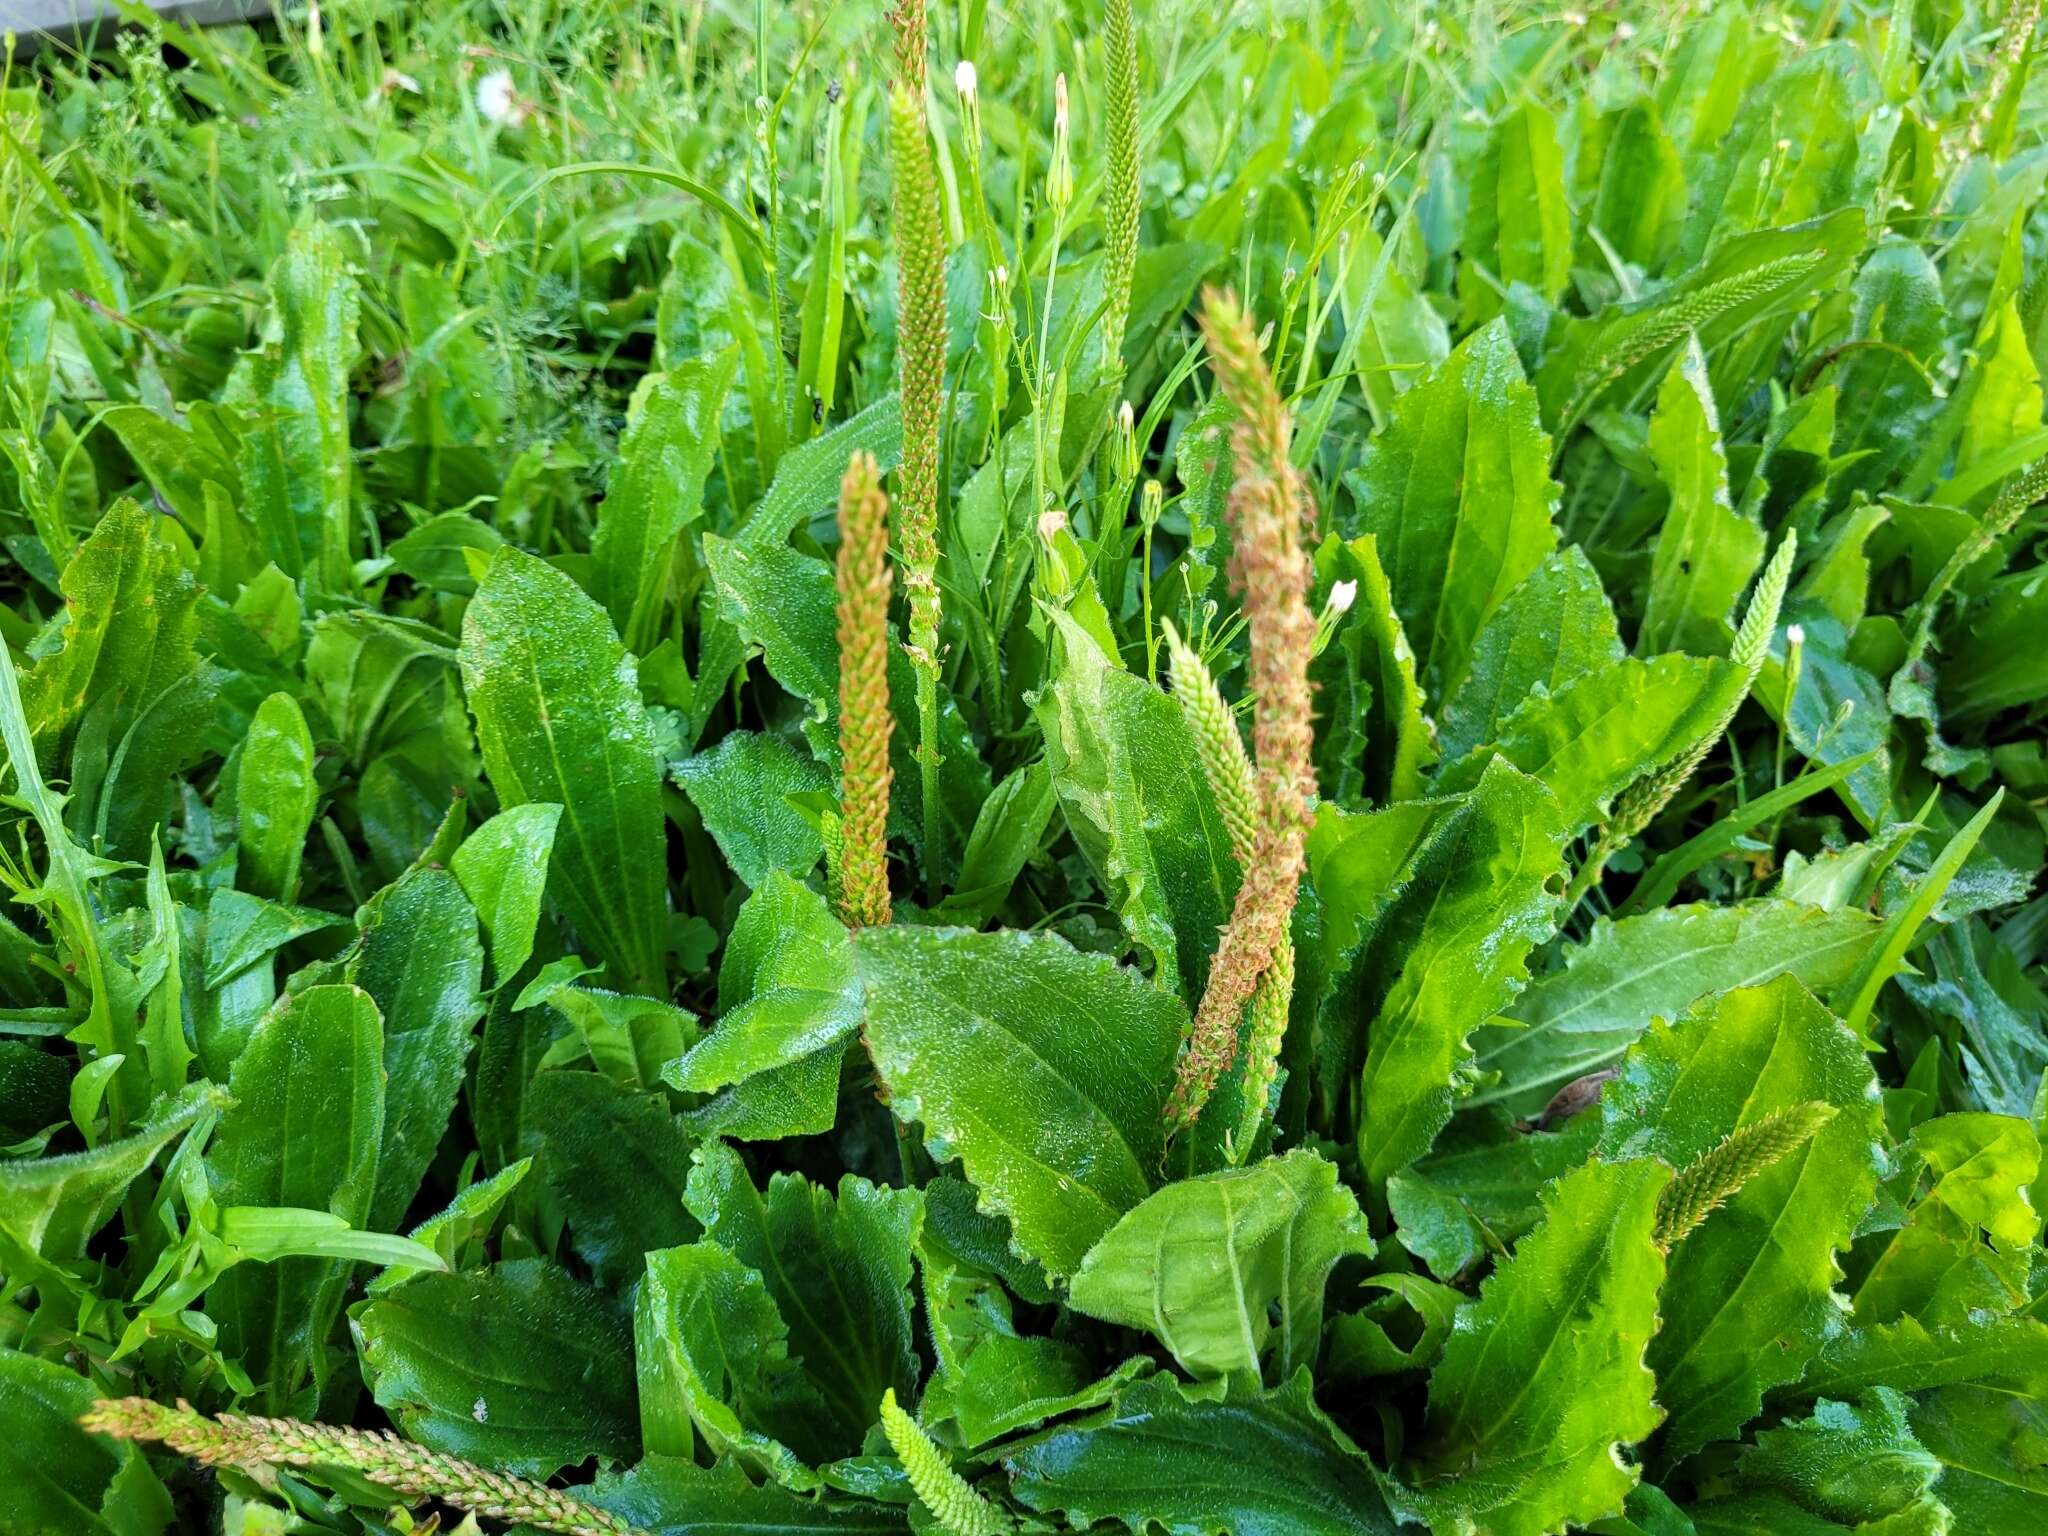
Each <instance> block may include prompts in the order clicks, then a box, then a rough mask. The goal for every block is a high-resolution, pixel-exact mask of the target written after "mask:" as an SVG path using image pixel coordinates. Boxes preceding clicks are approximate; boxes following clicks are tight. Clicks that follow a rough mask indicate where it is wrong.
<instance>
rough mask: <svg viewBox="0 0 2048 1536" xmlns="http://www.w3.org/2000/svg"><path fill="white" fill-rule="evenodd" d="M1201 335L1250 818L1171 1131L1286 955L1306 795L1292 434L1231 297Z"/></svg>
mask: <svg viewBox="0 0 2048 1536" xmlns="http://www.w3.org/2000/svg"><path fill="white" fill-rule="evenodd" d="M1202 335H1203V338H1204V340H1205V341H1206V342H1207V344H1208V348H1209V363H1210V367H1211V368H1212V369H1213V370H1214V371H1215V374H1216V380H1217V383H1218V384H1219V385H1220V386H1221V387H1222V390H1223V393H1224V395H1225V397H1226V398H1227V399H1228V400H1229V401H1230V403H1231V404H1232V405H1233V406H1234V407H1235V408H1236V410H1237V424H1236V426H1235V427H1234V428H1233V429H1232V431H1231V453H1232V456H1233V458H1234V459H1235V461H1236V470H1237V479H1236V483H1235V484H1234V485H1233V486H1232V487H1231V492H1230V501H1229V504H1228V507H1227V509H1226V510H1227V512H1228V515H1229V518H1230V525H1231V537H1232V540H1233V550H1232V554H1231V561H1230V581H1231V586H1232V588H1233V589H1234V590H1236V591H1238V592H1240V593H1241V594H1242V601H1243V606H1244V615H1245V622H1246V627H1247V629H1248V630H1249V633H1250V637H1251V674H1250V677H1251V689H1252V699H1253V705H1252V746H1253V751H1254V758H1255V760H1256V762H1257V765H1258V766H1257V769H1256V777H1255V782H1256V785H1257V791H1258V794H1257V807H1258V816H1257V823H1256V826H1255V828H1254V833H1253V838H1252V847H1251V856H1250V857H1249V858H1247V859H1246V860H1245V861H1244V866H1245V868H1244V879H1243V880H1242V881H1241V882H1239V884H1238V888H1237V901H1236V904H1235V905H1234V906H1233V907H1232V909H1231V913H1230V922H1229V923H1228V925H1226V926H1225V928H1224V930H1223V934H1222V938H1221V941H1220V942H1219V943H1218V945H1217V948H1216V958H1215V961H1214V962H1213V963H1212V964H1211V966H1210V968H1209V984H1208V986H1207V988H1206V989H1205V990H1204V991H1203V993H1202V1001H1201V1005H1200V1007H1199V1008H1197V1009H1196V1011H1195V1022H1194V1028H1193V1030H1192V1031H1191V1032H1190V1034H1189V1037H1188V1044H1187V1049H1186V1051H1185V1052H1184V1053H1183V1055H1182V1057H1181V1062H1180V1068H1179V1072H1178V1076H1177V1080H1176V1081H1175V1083H1174V1088H1173V1094H1172V1096H1171V1098H1170V1099H1169V1100H1168V1103H1167V1115H1168V1117H1169V1118H1170V1119H1172V1120H1174V1121H1175V1122H1177V1123H1179V1124H1181V1125H1186V1124H1189V1123H1191V1122H1192V1121H1193V1120H1194V1118H1195V1117H1196V1116H1197V1115H1198V1114H1200V1113H1201V1110H1202V1106H1203V1104H1205V1103H1206V1102H1207V1101H1208V1098H1209V1095H1210V1093H1211V1092H1212V1091H1213V1090H1214V1089H1215V1086H1216V1080H1217V1079H1218V1078H1219V1077H1220V1076H1221V1075H1222V1074H1223V1072H1224V1070H1225V1069H1226V1068H1228V1067H1229V1065H1230V1063H1231V1061H1232V1059H1233V1058H1234V1057H1235V1056H1236V1054H1237V1033H1238V1020H1239V1017H1240V1015H1241V1014H1242V1012H1243V1010H1244V1006H1245V1004H1246V1003H1247V1002H1248V1001H1249V1000H1250V999H1251V995H1252V991H1253V989H1254V988H1255V987H1256V986H1257V985H1258V982H1259V978H1260V977H1261V976H1263V975H1265V973H1266V971H1267V969H1268V968H1269V967H1270V966H1271V965H1272V964H1273V962H1274V957H1275V955H1276V954H1277V953H1278V951H1279V949H1280V946H1281V945H1282V943H1284V942H1285V941H1286V938H1287V926H1288V921H1289V919H1290V918H1291V917H1292V916H1293V913H1294V899H1295V893H1296V890H1297V888H1298V887H1299V886H1300V884H1301V871H1302V863H1303V851H1302V850H1303V844H1304V842H1305V841H1306V839H1307V837H1308V828H1309V819H1310V817H1309V800H1310V796H1311V795H1313V793H1314V792H1315V771H1314V769H1313V767H1312V766H1311V765H1310V761H1309V754H1310V750H1311V748H1312V746H1313V743H1314V738H1313V735H1312V732H1311V729H1310V725H1309V683H1308V664H1309V657H1310V653H1311V652H1312V651H1313V649H1314V647H1315V638H1316V621H1315V617H1314V615H1312V614H1311V613H1310V612H1309V609H1308V587H1309V564H1308V556H1307V554H1306V553H1305V552H1304V551H1303V549H1302V544H1301V517H1302V513H1301V503H1302V486H1301V481H1300V478H1299V476H1297V475H1296V474H1295V472H1294V469H1293V467H1292V465H1291V464H1290V463H1289V461H1288V449H1289V438H1290V435H1291V433H1292V425H1291V423H1290V422H1289V420H1288V416H1287V410H1286V407H1285V406H1284V405H1282V404H1281V401H1280V395H1279V391H1277V390H1276V389H1275V388H1274V387H1273V376H1272V374H1271V373H1270V372H1269V371H1268V370H1267V367H1266V363H1265V359H1264V358H1263V357H1261V356H1260V353H1259V342H1258V337H1257V334H1256V333H1255V332H1254V330H1253V328H1252V322H1251V318H1250V316H1248V315H1247V314H1246V313H1245V311H1244V309H1243V308H1242V306H1240V305H1239V304H1238V302H1237V300H1236V299H1235V298H1234V297H1232V296H1231V295H1229V294H1225V293H1219V292H1217V291H1216V290H1215V289H1211V290H1209V291H1208V293H1206V294H1205V295H1204V297H1203V306H1202Z"/></svg>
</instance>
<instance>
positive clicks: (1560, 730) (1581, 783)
mask: <svg viewBox="0 0 2048 1536" xmlns="http://www.w3.org/2000/svg"><path fill="white" fill-rule="evenodd" d="M1733 676H1734V672H1733V669H1732V667H1731V666H1730V665H1729V664H1728V663H1727V662H1721V661H1709V660H1705V659H1703V658H1701V657H1697V656H1680V655H1666V656H1657V657H1654V658H1652V659H1651V660H1648V661H1642V660H1638V659H1637V658H1635V657H1633V656H1629V657H1624V658H1623V659H1622V660H1620V661H1613V662H1609V663H1607V664H1606V665H1605V666H1602V667H1599V668H1596V669H1595V670H1593V671H1590V672H1584V673H1581V674H1580V675H1579V676H1578V677H1576V678H1574V679H1573V680H1572V681H1570V682H1568V683H1566V684H1565V685H1564V687H1562V688H1561V689H1559V690H1558V691H1557V692H1556V693H1555V694H1552V695H1550V696H1548V697H1544V696H1540V695H1539V696H1534V697H1531V698H1530V699H1529V700H1528V702H1526V703H1525V704H1523V706H1522V707H1521V708H1520V709H1518V710H1516V711H1515V713H1514V714H1513V715H1511V716H1509V718H1508V720H1507V722H1506V724H1505V725H1503V726H1502V727H1501V731H1500V735H1499V736H1498V737H1497V738H1495V739H1494V740H1492V741H1489V742H1486V743H1484V744H1483V745H1481V746H1478V747H1475V748H1473V749H1472V751H1470V752H1469V753H1467V754H1466V755H1465V756H1464V757H1462V758H1460V759H1459V760H1458V761H1457V762H1455V763H1451V764H1449V765H1448V766H1446V767H1445V768H1444V769H1443V771H1442V772H1441V773H1439V774H1438V775H1437V788H1438V789H1439V791H1457V790H1463V789H1469V788H1471V787H1472V786H1473V785H1474V784H1476V783H1478V782H1479V779H1480V775H1481V774H1482V773H1483V772H1484V771H1485V769H1486V767H1487V765H1488V763H1490V762H1491V761H1492V760H1493V759H1494V758H1496V757H1498V758H1500V759H1502V760H1504V761H1506V762H1509V763H1512V764H1514V766H1515V767H1517V768H1519V769H1520V770H1521V771H1522V772H1523V773H1526V774H1531V775H1533V776H1534V777H1536V778H1537V779H1538V780H1540V781H1541V782H1542V783H1543V784H1545V785H1547V786H1548V787H1549V789H1550V791H1551V793H1553V794H1554V795H1555V796H1556V797H1557V800H1558V804H1559V805H1560V806H1561V807H1562V809H1563V812H1564V825H1565V830H1566V831H1567V832H1579V831H1583V830H1584V829H1585V828H1586V827H1588V826H1590V825H1591V824H1592V823H1594V822H1595V821H1598V820H1599V819H1600V818H1601V817H1602V816H1604V815H1605V814H1606V811H1607V807H1608V802H1609V801H1610V800H1611V799H1612V798H1613V797H1614V796H1615V795H1616V794H1617V793H1619V792H1620V791H1621V790H1622V789H1624V788H1626V787H1627V786H1628V785H1629V784H1630V783H1631V782H1633V781H1634V780H1635V779H1636V777H1637V776H1638V775H1640V774H1643V773H1646V772H1648V771H1649V770H1650V769H1651V768H1653V767H1656V766H1657V765H1659V764H1662V763H1665V762H1668V761H1670V760H1671V759H1672V758H1674V757H1676V756H1678V755H1679V754H1680V753H1681V752H1683V751H1685V750H1686V749H1687V748H1688V747H1690V746H1691V745H1692V743H1693V741H1694V740H1696V739H1697V736H1698V733H1699V732H1700V731H1701V730H1702V729H1704V728H1705V726H1704V723H1703V721H1702V719H1701V716H1702V715H1703V714H1704V713H1707V712H1709V711H1710V710H1711V707H1712V703H1713V700H1714V699H1715V698H1716V697H1717V696H1718V695H1719V693H1720V692H1721V691H1722V690H1723V689H1725V688H1726V687H1727V686H1728V685H1729V682H1730V679H1731V678H1732V677H1733Z"/></svg>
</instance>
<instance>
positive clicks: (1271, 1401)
mask: <svg viewBox="0 0 2048 1536" xmlns="http://www.w3.org/2000/svg"><path fill="white" fill-rule="evenodd" d="M1212 1446H1228V1447H1229V1448H1230V1451H1229V1454H1228V1455H1225V1456H1218V1455H1212V1454H1209V1453H1208V1451H1207V1449H1206V1448H1208V1447H1212ZM1191 1448H1198V1449H1196V1450H1195V1451H1194V1453H1193V1454H1191ZM1003 1464H1004V1466H1005V1467H1006V1468H1007V1469H1008V1470H1009V1473H1010V1478H1011V1484H1012V1487H1013V1489H1014V1491H1015V1493H1016V1495H1017V1497H1018V1498H1019V1499H1020V1500H1022V1501H1023V1503H1024V1504H1025V1505H1026V1507H1028V1508H1030V1509H1033V1510H1036V1511H1038V1512H1039V1513H1041V1514H1054V1513H1057V1514H1059V1515H1062V1516H1064V1517H1065V1519H1066V1521H1067V1524H1068V1525H1069V1526H1070V1527H1071V1528H1073V1529H1075V1530H1083V1529H1087V1528H1089V1527H1091V1526H1094V1525H1096V1524H1097V1523H1098V1522H1102V1521H1109V1520H1116V1521H1120V1522H1122V1523H1123V1524H1124V1525H1125V1526H1127V1527H1128V1528H1129V1529H1131V1530H1133V1531H1150V1530H1158V1531H1165V1532H1167V1533H1169V1536H1212V1533H1214V1532H1217V1531H1231V1532H1236V1533H1241V1536H1392V1532H1393V1530H1394V1527H1395V1521H1394V1517H1393V1516H1392V1515H1391V1514H1390V1513H1388V1511H1387V1507H1386V1501H1385V1500H1384V1499H1383V1498H1382V1497H1381V1496H1380V1492H1379V1488H1378V1486H1377V1484H1376V1483H1375V1480H1374V1476H1373V1472H1372V1469H1371V1467H1370V1466H1369V1464H1368V1463H1367V1462H1366V1460H1365V1458H1364V1456H1363V1455H1361V1454H1360V1452H1359V1450H1358V1448H1357V1447H1356V1446H1354V1445H1353V1444H1352V1443H1351V1442H1350V1440H1349V1439H1347V1438H1346V1437H1345V1435H1344V1433H1343V1431H1341V1430H1339V1429H1338V1428H1337V1427H1336V1426H1335V1425H1334V1424H1332V1423H1331V1422H1330V1421H1329V1419H1327V1418H1326V1417H1324V1415H1323V1412H1322V1410H1321V1409H1319V1408H1318V1407H1317V1406H1316V1404H1315V1399H1314V1396H1313V1395H1312V1393H1311V1391H1310V1387H1309V1379H1308V1374H1307V1373H1306V1372H1303V1373H1302V1374H1300V1375H1298V1376H1296V1377H1295V1378H1294V1379H1293V1380H1291V1381H1289V1382H1288V1383H1287V1384H1286V1385H1285V1386H1281V1387H1277V1388H1275V1389H1273V1390H1271V1391H1258V1390H1256V1389H1255V1388H1253V1387H1252V1386H1250V1385H1249V1384H1247V1383H1246V1382H1245V1381H1244V1380H1243V1378H1238V1379H1236V1380H1234V1381H1233V1382H1232V1383H1231V1384H1230V1385H1228V1386H1226V1385H1225V1384H1224V1383H1223V1382H1220V1381H1219V1382H1211V1383H1209V1384H1207V1385H1205V1386H1193V1387H1186V1386H1182V1385H1181V1384H1180V1383H1179V1382H1178V1381H1176V1380H1174V1379H1173V1378H1172V1377H1171V1376H1165V1375H1161V1376H1154V1377H1152V1378H1151V1379H1150V1380H1147V1381H1141V1382H1139V1383H1138V1384H1137V1385H1136V1386H1134V1387H1132V1388H1131V1389H1130V1390H1129V1391H1128V1392H1126V1393H1125V1394H1124V1395H1123V1398H1122V1400H1121V1401H1119V1403H1118V1404H1117V1407H1116V1411H1115V1412H1114V1413H1113V1414H1111V1415H1110V1416H1109V1417H1108V1418H1106V1419H1104V1420H1102V1421H1100V1422H1094V1421H1083V1422H1082V1423H1081V1424H1079V1425H1076V1426H1074V1427H1072V1428H1065V1429H1057V1430H1054V1431H1053V1432H1052V1433H1050V1434H1047V1435H1043V1436H1040V1437H1038V1438H1036V1439H1035V1440H1032V1441H1029V1442H1027V1443H1026V1444H1025V1445H1024V1446H1023V1447H1022V1448H1021V1449H1018V1450H1015V1451H1012V1452H1010V1453H1009V1454H1008V1455H1007V1456H1005V1457H1004V1458H1003Z"/></svg>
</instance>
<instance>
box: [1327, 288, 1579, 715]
mask: <svg viewBox="0 0 2048 1536" xmlns="http://www.w3.org/2000/svg"><path fill="white" fill-rule="evenodd" d="M1345 484H1346V485H1347V486H1348V487H1349V489H1350V492H1351V498H1352V501H1353V502H1354V503H1355V505H1356V513H1355V516H1354V518H1353V519H1352V521H1351V522H1350V523H1344V522H1341V521H1340V525H1339V526H1340V527H1341V528H1342V531H1343V532H1344V534H1345V535H1346V537H1351V536H1354V535H1356V534H1360V533H1371V534H1374V535H1377V537H1378V541H1379V557H1380V561H1381V563H1382V564H1383V565H1384V566H1385V568H1386V572H1387V579H1388V581H1389V583H1390V584H1391V586H1392V588H1393V595H1394V607H1395V610H1396V611H1397V612H1398V613H1399V614H1400V616H1401V627H1402V629H1403V630H1404V631H1405V632H1406V634H1407V637H1408V643H1409V644H1410V645H1412V646H1414V648H1415V654H1416V656H1417V658H1418V665H1417V671H1418V673H1419V674H1420V676H1421V677H1422V679H1423V682H1424V684H1425V687H1426V689H1427V691H1428V692H1429V693H1430V694H1431V695H1432V696H1433V697H1436V698H1448V697H1450V696H1451V695H1452V694H1453V693H1454V692H1455V691H1456V690H1457V687H1458V685H1459V683H1460V682H1462V681H1463V679H1464V676H1465V673H1466V671H1467V670H1468V668H1469V667H1470V664H1471V654H1472V644H1473V641H1474V639H1475V638H1476V637H1477V635H1478V633H1479V629H1480V626H1481V625H1482V624H1484V623H1485V621H1486V619H1487V616H1488V615H1489V614H1491V613H1492V612H1493V610H1494V609H1495V608H1497V607H1499V606H1500V604H1501V602H1502V600H1503V599H1505V598H1506V597H1507V595H1508V594H1509V593H1510V592H1512V591H1513V590H1514V589H1515V587H1516V586H1518V585H1519V584H1520V583H1521V581H1522V578H1523V577H1525V576H1527V575H1528V574H1529V573H1530V572H1531V571H1533V570H1535V569H1536V567H1537V566H1538V565H1540V564H1542V563H1543V560H1544V557H1545V556H1547V555H1549V554H1550V552H1551V551H1552V550H1553V549H1554V548H1555V547H1556V545H1557V532H1556V530H1555V529H1554V528H1553V527H1552V526H1551V521H1550V519H1551V511H1552V508H1553V506H1554V504H1555V502H1556V499H1557V487H1556V485H1555V484H1554V483H1553V482H1552V481H1551V478H1550V439H1549V438H1548V437H1547V436H1546V435H1545V434H1544V431H1543V425H1542V422H1541V421H1540V420H1539V419H1538V416H1537V407H1536V392H1535V390H1534V389H1532V388H1531V387H1530V386H1529V382H1528V380H1527V379H1526V378H1524V377H1523V374H1522V365H1521V363H1520V362H1519V361H1518V360H1517V358H1516V356H1515V349H1514V344H1513V343H1512V342H1511V341H1510V340H1509V338H1508V329H1507V325H1506V323H1505V322H1500V323H1496V324H1493V325H1489V326H1487V327H1486V328H1485V329H1484V330H1480V331H1477V332H1475V333H1473V334H1472V335H1471V336H1468V337H1467V338H1466V339H1465V340H1464V341H1463V342H1462V343H1461V344H1460V345H1459V347H1458V349H1457V350H1456V351H1455V352H1453V353H1452V354H1451V355H1450V356H1449V357H1447V358H1446V359H1444V361H1443V362H1442V363H1440V364H1439V365H1438V366H1437V368H1436V371H1435V372H1434V373H1432V374H1431V375H1430V376H1429V378H1428V379H1427V380H1425V381H1424V382H1423V383H1420V384H1418V385H1416V386H1415V387H1414V388H1412V389H1410V390H1409V391H1408V392H1407V393H1406V394H1404V395H1402V396H1401V397H1400V399H1398V400H1397V401H1396V402H1395V404H1394V418H1393V420H1392V421H1391V422H1390V423H1389V424H1388V426H1387V430H1386V431H1385V432H1383V433H1381V434H1380V435H1379V436H1378V437H1376V438H1374V439H1373V440H1372V442H1371V443H1369V444H1368V445H1367V447H1366V451H1365V456H1364V459H1363V461H1362V462H1361V463H1360V465H1359V467H1358V468H1357V469H1356V470H1354V471H1353V472H1352V473H1351V474H1350V475H1349V476H1347V477H1346V480H1345Z"/></svg>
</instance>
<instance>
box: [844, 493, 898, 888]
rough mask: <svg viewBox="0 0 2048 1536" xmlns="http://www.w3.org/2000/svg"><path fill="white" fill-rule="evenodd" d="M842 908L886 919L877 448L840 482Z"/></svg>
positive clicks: (881, 520) (885, 656) (883, 621)
mask: <svg viewBox="0 0 2048 1536" xmlns="http://www.w3.org/2000/svg"><path fill="white" fill-rule="evenodd" d="M838 574H839V816H840V823H839V836H840V846H839V859H838V870H839V888H838V891H837V893H836V894H837V899H838V903H839V915H840V917H841V919H842V920H844V921H845V922H846V923H847V925H848V926H850V927H855V928H879V927H882V926H884V925H885V924H887V923H888V921H889V866H888V837H889V733H890V732H891V730H893V729H894V727H895V721H894V720H893V719H892V718H891V716H890V714H889V498H888V497H887V496H885V495H884V494H883V493H882V472H881V470H880V469H879V468H878V467H877V466H876V464H875V460H874V456H873V455H871V454H867V453H856V454H855V455H854V456H853V460H852V462H851V463H849V464H848V465H847V466H846V478H845V479H843V480H841V481H840V482H839V571H838Z"/></svg>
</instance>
